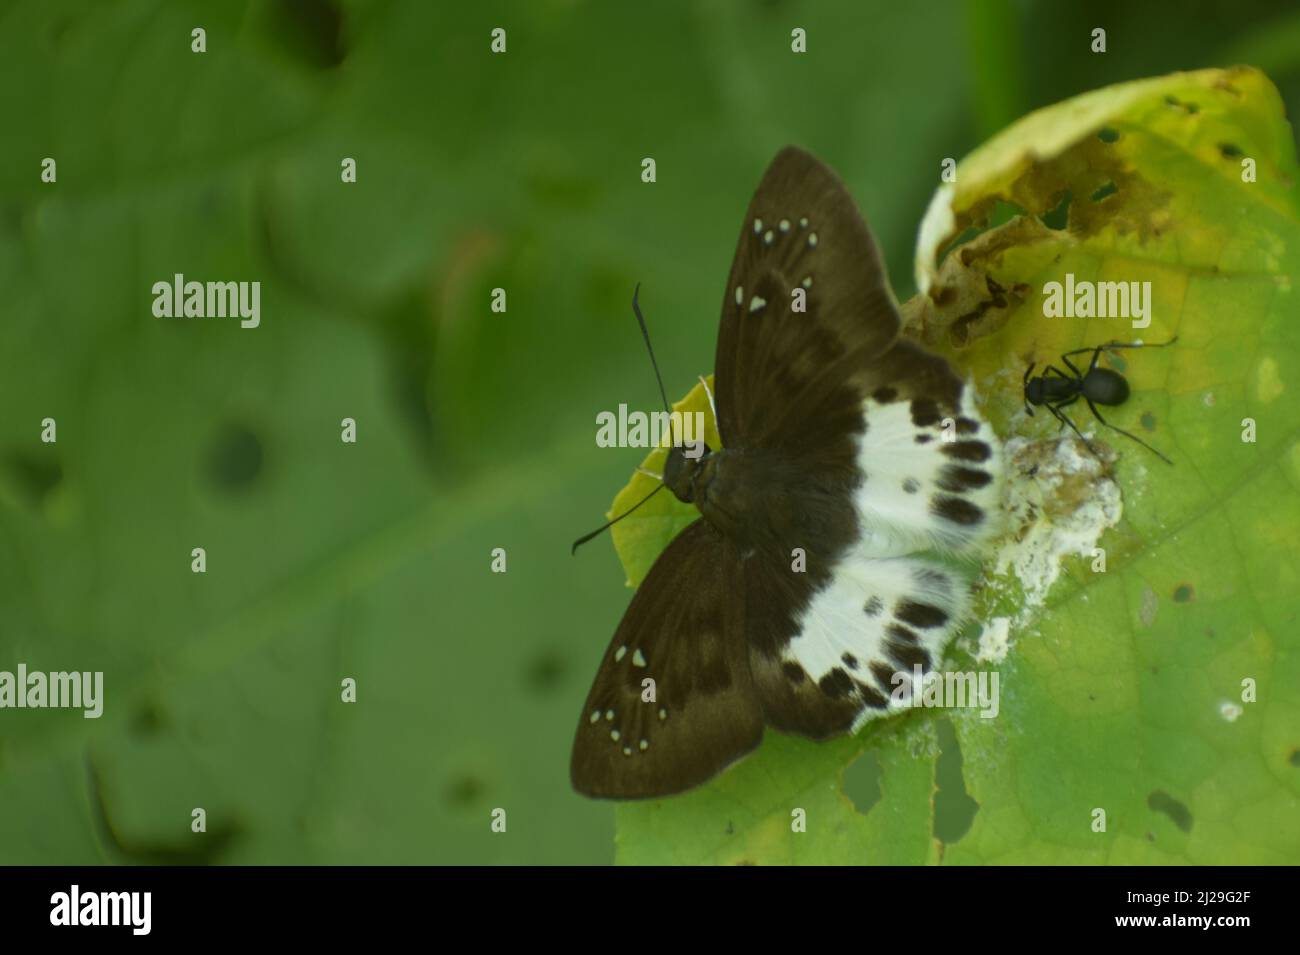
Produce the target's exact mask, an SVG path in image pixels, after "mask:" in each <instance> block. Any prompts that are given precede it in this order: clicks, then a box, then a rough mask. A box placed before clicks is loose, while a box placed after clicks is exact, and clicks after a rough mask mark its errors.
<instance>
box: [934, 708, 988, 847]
mask: <svg viewBox="0 0 1300 955" xmlns="http://www.w3.org/2000/svg"><path fill="white" fill-rule="evenodd" d="M935 725H936V726H937V728H938V731H939V761H938V762H937V763H936V764H935V770H934V781H935V787H936V791H935V794H934V837H935V838H936V839H938V840H939V841H940V842H942V843H945V844H951V843H954V842H956V841H957V840H959V839H960V838H961V837H962V836H964V835H966V833H967V832H968V831H969V830H970V827H971V823H973V822H974V821H975V814H976V813H977V812H979V808H980V804H979V803H977V802H976V801H975V800H974V799H972V798H971V797H970V794H969V793H968V792H966V780H965V779H964V778H963V776H962V758H961V744H960V743H959V742H958V741H957V731H956V730H954V729H953V727H952V721H951V720H939V721H938V723H936V724H935Z"/></svg>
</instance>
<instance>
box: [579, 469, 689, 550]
mask: <svg viewBox="0 0 1300 955" xmlns="http://www.w3.org/2000/svg"><path fill="white" fill-rule="evenodd" d="M664 487H665V485H663V484H660V485H659V486H658V487H657V488H655V489H654V490H653V491H651V492H650V493H649V494H647V495H646V496H645V497H643V498H641V500H639V501H637V502H636V503H635V504H633V505H632V506H631V507H629V508H628V509H627V510H626V511H624V512H623V513H622V514H620V515H618V517H616V518H614V519H613V520H612V521H606V522H605V523H604V524H602V525H601V526H600V527H597V528H596V529H595V530H594V531H592V532H591V533H590V534H583V535H582V536H581V537H579V538H578V539H577V540H576V541H574V542H573V547H572V548H570V550H569V553H570V554H576V553H577V552H578V548H579V547H581V546H582V545H583V544H585V543H587V541H589V540H591V539H592V538H593V537H595V536H596V535H597V534H601V533H603V532H605V531H607V530H609V529H610V528H611V527H613V526H614V525H615V524H617V523H618V522H619V521H621V520H622V519H623V518H625V517H627V516H628V515H629V514H631V513H632V512H633V511H635V510H636V509H637V508H638V507H640V506H641V505H642V504H644V503H645V502H646V501H648V500H650V498H652V497H654V496H655V495H656V494H658V493H659V492H660V491H662V490H663V489H664Z"/></svg>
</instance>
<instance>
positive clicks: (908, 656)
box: [885, 640, 930, 670]
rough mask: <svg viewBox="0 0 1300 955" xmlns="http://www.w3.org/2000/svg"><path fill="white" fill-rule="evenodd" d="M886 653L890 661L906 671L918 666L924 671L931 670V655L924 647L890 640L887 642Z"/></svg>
mask: <svg viewBox="0 0 1300 955" xmlns="http://www.w3.org/2000/svg"><path fill="white" fill-rule="evenodd" d="M885 652H886V653H888V654H889V659H891V660H893V661H894V662H895V663H897V664H898V665H899V666H901V667H904V668H905V669H908V670H910V669H912V667H917V666H919V667H920V668H921V669H922V670H928V669H930V654H929V653H928V652H926V650H925V648H924V647H918V646H915V645H912V644H907V643H900V642H898V641H896V640H888V641H886V642H885Z"/></svg>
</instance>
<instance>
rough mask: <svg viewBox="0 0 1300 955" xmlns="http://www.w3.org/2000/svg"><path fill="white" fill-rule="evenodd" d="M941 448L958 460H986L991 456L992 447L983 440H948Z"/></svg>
mask: <svg viewBox="0 0 1300 955" xmlns="http://www.w3.org/2000/svg"><path fill="white" fill-rule="evenodd" d="M941 450H942V451H943V453H944V454H946V455H948V457H950V458H956V459H957V460H958V461H987V460H988V459H989V458H991V457H992V456H993V449H992V448H990V447H989V446H988V445H987V444H986V443H985V442H983V441H948V442H945V443H944V446H943V448H942V449H941Z"/></svg>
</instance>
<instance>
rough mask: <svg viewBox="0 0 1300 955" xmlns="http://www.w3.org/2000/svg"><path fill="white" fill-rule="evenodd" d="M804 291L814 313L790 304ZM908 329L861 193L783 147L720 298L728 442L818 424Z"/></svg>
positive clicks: (747, 442) (719, 370)
mask: <svg viewBox="0 0 1300 955" xmlns="http://www.w3.org/2000/svg"><path fill="white" fill-rule="evenodd" d="M796 296H799V297H800V298H801V299H802V304H803V305H804V307H805V309H806V310H805V311H803V312H796V311H794V310H793V309H794V307H795V304H796ZM899 327H900V320H899V317H898V310H897V308H896V306H895V304H894V299H893V295H892V294H891V293H890V291H889V286H888V284H887V282H886V281H885V274H884V269H883V267H882V265H881V260H880V253H879V251H878V250H877V248H876V243H875V241H874V240H873V239H872V237H871V233H870V231H868V229H867V225H866V222H865V221H863V218H862V216H861V215H860V214H859V212H858V209H857V206H856V205H855V204H854V202H853V198H852V197H851V196H850V195H849V194H848V192H847V190H845V188H844V185H843V183H841V182H840V180H839V178H838V177H837V176H836V175H835V174H834V173H833V172H831V170H830V169H829V168H828V167H827V166H826V165H825V164H824V163H822V162H820V161H819V160H817V159H816V158H814V157H813V156H811V155H809V154H808V153H806V152H804V151H803V150H801V149H796V148H794V147H787V148H786V149H783V150H781V152H780V153H778V154H777V156H776V158H775V159H774V160H773V161H772V164H771V165H770V166H769V167H768V170H767V172H766V173H765V174H764V176H763V179H762V181H761V182H760V183H759V187H758V190H757V191H756V192H755V194H754V198H753V199H752V200H751V201H750V204H749V208H748V209H747V210H746V212H745V218H744V222H743V223H742V225H741V230H740V238H739V240H738V242H737V245H736V253H735V258H734V260H733V262H732V266H731V274H730V276H729V278H728V279H727V287H726V292H725V295H724V298H723V306H722V321H721V325H720V327H719V330H718V350H717V358H716V365H715V385H716V389H717V405H718V419H719V420H718V430H719V433H720V434H721V435H722V440H723V443H724V444H725V445H735V446H740V447H756V446H763V445H765V444H772V443H779V441H780V439H781V437H783V436H784V435H785V434H788V432H789V431H790V430H793V429H795V428H798V427H800V426H806V425H808V424H814V425H815V424H816V422H817V418H818V414H817V412H818V411H819V410H820V408H821V406H822V405H823V404H824V403H825V402H826V400H827V397H828V396H831V397H832V398H833V396H835V395H836V393H837V392H839V391H840V386H841V385H842V384H843V382H844V379H845V377H846V376H847V373H848V372H850V371H851V370H853V369H854V368H857V367H860V366H861V364H862V363H864V362H865V361H867V360H869V359H870V358H873V357H875V356H877V355H879V354H880V353H881V352H883V351H884V350H885V349H886V348H888V347H889V345H890V344H891V343H892V342H893V341H894V339H895V338H896V337H897V335H898V330H899ZM773 412H780V413H778V414H776V415H775V416H773ZM778 421H784V422H786V428H785V429H784V430H778V429H776V428H774V425H775V424H776V423H777V422H778ZM826 436H827V437H828V438H830V437H832V435H831V433H830V432H829V431H828V432H826Z"/></svg>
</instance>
